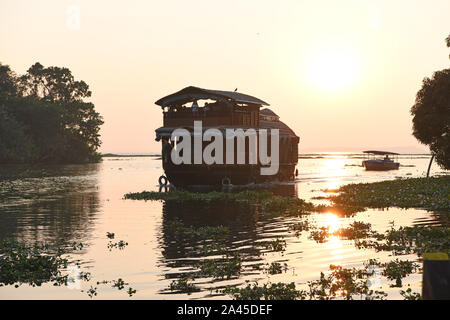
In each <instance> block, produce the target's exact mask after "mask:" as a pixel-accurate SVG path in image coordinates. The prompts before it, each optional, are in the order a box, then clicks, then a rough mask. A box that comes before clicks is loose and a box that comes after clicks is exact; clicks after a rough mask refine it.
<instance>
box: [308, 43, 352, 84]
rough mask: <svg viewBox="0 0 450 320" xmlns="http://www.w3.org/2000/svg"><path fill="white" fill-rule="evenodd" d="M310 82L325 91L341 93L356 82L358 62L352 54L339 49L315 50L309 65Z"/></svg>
mask: <svg viewBox="0 0 450 320" xmlns="http://www.w3.org/2000/svg"><path fill="white" fill-rule="evenodd" d="M308 69H309V77H310V80H311V82H312V83H313V84H314V85H315V86H316V87H318V88H320V89H322V90H325V91H331V92H333V91H342V90H344V89H346V88H348V87H349V86H351V85H352V84H353V83H355V82H356V79H357V77H358V71H359V68H358V61H357V57H356V55H355V53H354V52H352V51H351V50H348V49H345V48H340V47H327V48H321V49H317V50H315V51H314V52H312V53H311V55H310V59H309V64H308Z"/></svg>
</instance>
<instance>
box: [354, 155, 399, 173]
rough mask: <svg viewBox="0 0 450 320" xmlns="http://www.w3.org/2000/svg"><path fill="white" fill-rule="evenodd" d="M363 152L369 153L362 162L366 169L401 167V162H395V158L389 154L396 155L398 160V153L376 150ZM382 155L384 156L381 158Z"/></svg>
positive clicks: (394, 168)
mask: <svg viewBox="0 0 450 320" xmlns="http://www.w3.org/2000/svg"><path fill="white" fill-rule="evenodd" d="M363 153H365V154H366V155H367V159H366V160H364V161H363V162H362V165H363V167H365V168H366V170H376V171H385V170H398V168H399V167H400V163H399V162H395V161H394V160H392V159H391V158H389V156H393V157H395V160H397V159H398V157H397V156H398V155H399V154H398V153H395V152H389V151H376V150H368V151H363ZM380 156H382V157H383V158H380ZM397 161H398V160H397Z"/></svg>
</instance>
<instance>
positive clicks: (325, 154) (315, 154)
mask: <svg viewBox="0 0 450 320" xmlns="http://www.w3.org/2000/svg"><path fill="white" fill-rule="evenodd" d="M364 155H365V154H364V153H362V152H308V153H299V154H298V157H299V158H313V157H315V158H317V157H330V156H334V157H336V156H350V157H351V156H364ZM399 156H426V157H430V156H431V154H430V153H400V154H399ZM101 157H102V158H132V157H136V158H137V157H161V154H156V153H153V154H119V153H105V154H102V155H101Z"/></svg>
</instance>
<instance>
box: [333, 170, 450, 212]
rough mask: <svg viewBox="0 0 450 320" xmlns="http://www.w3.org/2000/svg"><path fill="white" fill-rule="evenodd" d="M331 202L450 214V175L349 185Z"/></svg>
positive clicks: (341, 189) (345, 205)
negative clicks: (436, 211)
mask: <svg viewBox="0 0 450 320" xmlns="http://www.w3.org/2000/svg"><path fill="white" fill-rule="evenodd" d="M339 190H340V194H339V195H337V196H331V197H330V198H329V199H331V200H332V202H333V203H334V204H335V205H341V206H343V207H348V206H364V207H370V208H386V207H394V206H395V207H400V208H425V209H428V210H441V211H445V212H450V176H441V177H432V178H407V179H397V180H391V181H381V182H375V183H358V184H349V185H346V186H343V187H341V188H340V189H339Z"/></svg>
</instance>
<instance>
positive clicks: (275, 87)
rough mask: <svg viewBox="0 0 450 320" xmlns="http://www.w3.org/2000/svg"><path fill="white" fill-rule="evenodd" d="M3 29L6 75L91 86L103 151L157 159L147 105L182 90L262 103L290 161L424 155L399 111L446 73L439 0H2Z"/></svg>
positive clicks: (152, 110) (445, 19)
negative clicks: (36, 67)
mask: <svg viewBox="0 0 450 320" xmlns="http://www.w3.org/2000/svg"><path fill="white" fill-rule="evenodd" d="M78 11H79V24H78V19H77V18H76V17H77V12H78ZM0 32H1V33H0V41H1V42H0V62H2V63H3V64H9V65H10V66H11V68H12V69H13V70H15V71H16V72H18V73H24V72H25V71H26V70H27V69H28V68H29V67H30V66H31V65H32V64H33V63H35V62H37V61H39V62H40V63H42V64H43V65H44V66H51V65H55V66H64V67H68V68H69V69H70V70H72V72H73V74H74V75H75V77H76V78H77V79H82V80H84V81H86V82H87V83H88V84H89V85H90V88H91V90H92V92H93V96H92V99H91V100H92V102H94V103H95V106H96V109H97V111H98V112H100V113H101V114H102V115H103V117H104V120H105V124H104V125H103V127H102V130H101V135H102V141H103V145H102V148H101V151H102V152H122V153H125V152H135V153H137V152H159V151H160V145H159V144H157V143H156V142H155V141H154V138H155V132H154V130H155V129H156V128H158V127H159V126H161V125H162V114H161V109H160V108H159V107H158V106H156V105H155V104H154V102H155V101H156V100H157V99H159V98H160V97H162V96H164V95H167V94H169V93H172V92H174V91H178V90H179V89H181V88H183V87H186V86H189V85H195V86H199V87H204V88H209V89H221V90H234V88H236V87H237V88H238V91H240V92H243V93H247V94H251V95H254V96H256V97H258V98H261V99H263V100H265V101H267V102H269V103H270V104H271V107H272V109H273V110H274V111H275V112H276V113H278V114H279V115H280V117H281V119H282V120H283V121H284V122H286V123H287V124H288V125H289V126H290V127H292V128H293V129H294V130H295V132H296V133H297V134H298V135H299V136H300V138H301V140H300V152H307V151H327V150H332V151H337V150H339V151H345V150H346V149H347V150H350V151H355V150H361V149H366V148H377V147H383V148H391V149H392V148H394V149H395V148H396V147H410V149H416V148H421V149H422V150H426V149H424V147H423V146H421V145H419V144H418V143H417V142H416V140H415V138H414V137H412V135H411V116H410V115H409V109H410V107H411V105H412V104H413V103H414V99H415V94H416V92H417V91H418V90H419V89H420V86H421V82H422V79H423V78H424V77H425V76H431V75H432V73H433V71H436V70H441V69H444V68H448V67H449V64H450V63H449V62H450V60H449V59H448V55H449V50H448V48H447V47H446V45H445V42H444V39H445V38H446V37H447V35H448V34H449V33H450V1H449V0H441V1H440V0H432V1H431V0H427V1H412V0H409V1H400V0H396V1H392V0H390V1H363V0H355V1H345V0H340V1H320V0H314V1H312V0H311V1H301V0H295V1H262V0H254V1H253V0H252V1H244V0H240V1H230V0H227V1H214V0H189V1H170V0H169V1H133V0H130V1H98V0H97V1H92V0H91V1H64V0H51V1H50V0H47V1H46V0H40V1H31V0H30V1H19V0H0ZM393 151H395V150H393ZM402 151H403V150H402ZM412 151H414V150H412Z"/></svg>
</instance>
